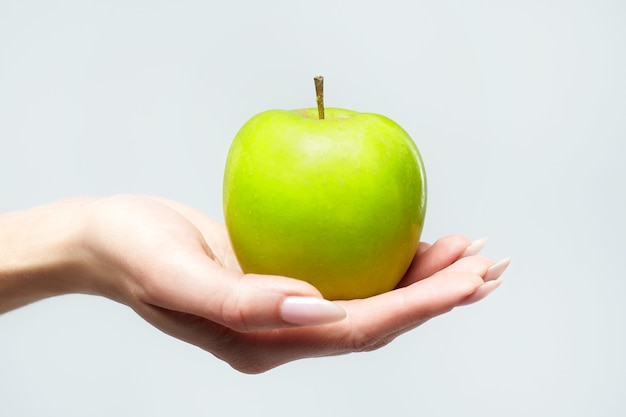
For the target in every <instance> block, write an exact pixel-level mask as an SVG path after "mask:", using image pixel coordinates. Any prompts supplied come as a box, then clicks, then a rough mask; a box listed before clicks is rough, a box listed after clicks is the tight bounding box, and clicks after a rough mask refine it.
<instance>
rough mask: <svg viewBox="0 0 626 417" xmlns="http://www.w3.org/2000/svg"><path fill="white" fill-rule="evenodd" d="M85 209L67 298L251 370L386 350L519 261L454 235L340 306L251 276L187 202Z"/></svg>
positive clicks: (90, 204) (134, 199)
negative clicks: (114, 304)
mask: <svg viewBox="0 0 626 417" xmlns="http://www.w3.org/2000/svg"><path fill="white" fill-rule="evenodd" d="M75 205H76V204H75ZM73 210H74V211H73V215H72V222H73V223H72V224H78V225H80V226H79V227H76V226H74V227H73V228H72V236H73V238H72V239H71V242H72V244H71V245H69V246H68V245H67V244H66V245H65V246H64V247H63V248H64V250H63V251H62V252H63V253H66V254H71V258H72V259H71V261H65V262H64V263H63V264H64V265H65V267H64V268H62V269H63V274H64V275H63V281H64V282H65V285H64V287H63V292H83V293H90V294H96V295H102V296H105V297H108V298H110V299H113V300H115V301H118V302H120V303H123V304H126V305H128V306H129V307H131V308H132V309H134V310H135V311H136V312H137V313H138V314H139V315H140V316H141V317H143V318H144V319H145V320H147V321H148V322H150V323H151V324H152V325H154V326H155V327H157V328H158V329H160V330H162V331H164V332H165V333H167V334H170V335H172V336H174V337H176V338H178V339H181V340H184V341H186V342H189V343H191V344H194V345H196V346H199V347H200V348H202V349H205V350H206V351H208V352H211V353H212V354H213V355H215V356H216V357H218V358H220V359H222V360H224V361H226V362H227V363H229V364H230V365H231V366H232V367H233V368H235V369H237V370H239V371H242V372H246V373H259V372H263V371H266V370H269V369H271V368H273V367H276V366H279V365H281V364H284V363H287V362H289V361H293V360H297V359H301V358H307V357H319V356H330V355H339V354H344V353H349V352H355V351H368V350H373V349H377V348H379V347H382V346H384V345H386V344H387V343H389V342H390V341H392V340H393V339H394V338H395V337H397V336H398V335H400V334H402V333H405V332H407V331H409V330H411V329H413V328H415V327H417V326H419V325H421V324H423V323H424V322H426V321H427V320H429V319H430V318H432V317H435V316H437V315H439V314H442V313H445V312H447V311H449V310H451V309H452V308H454V307H456V306H459V305H463V304H468V303H472V302H476V301H478V300H480V299H481V298H483V297H485V296H486V295H488V294H489V293H490V292H491V291H492V290H493V289H495V288H496V287H497V286H498V285H499V284H500V283H501V279H500V275H501V274H502V272H503V271H504V269H505V268H506V266H507V265H508V260H504V261H502V262H499V263H497V264H494V262H493V261H491V260H490V259H489V258H486V257H482V256H478V255H477V253H478V251H479V250H480V249H481V248H482V246H483V245H484V243H485V242H484V241H482V240H481V241H477V242H475V243H474V244H472V243H471V242H470V241H469V240H467V239H466V238H464V237H462V236H450V237H446V238H443V239H440V240H438V241H437V242H435V243H434V244H433V245H429V244H426V243H421V244H420V246H419V248H418V250H417V254H416V257H415V259H414V262H413V264H412V265H411V267H410V268H409V271H408V272H407V274H406V276H405V277H404V278H403V280H402V281H401V283H400V284H399V285H398V288H397V289H396V290H394V291H391V292H388V293H385V294H381V295H378V296H375V297H370V298H367V299H362V300H349V301H336V302H330V301H326V300H323V298H322V296H321V294H320V293H319V292H318V291H317V290H316V289H315V288H314V287H312V286H311V285H309V284H308V283H305V282H303V281H299V280H295V279H292V278H287V277H279V276H268V275H254V274H247V275H244V274H243V273H242V272H241V270H240V268H239V266H238V264H237V261H236V259H235V256H234V254H233V252H232V249H231V246H230V243H229V239H228V236H227V232H226V230H225V227H224V226H223V225H222V224H221V223H219V222H217V221H215V220H212V219H210V218H208V217H206V216H205V215H203V214H202V213H200V212H198V211H196V210H194V209H192V208H190V207H187V206H185V205H182V204H179V203H176V202H173V201H169V200H164V199H160V198H155V197H142V196H128V195H125V196H114V197H110V198H105V199H94V200H89V201H87V202H84V203H82V204H79V208H74V209H73ZM57 269H59V268H57ZM0 289H1V288H0ZM59 292H60V291H57V293H59ZM0 294H1V291H0ZM48 295H50V294H48ZM0 296H1V295H0Z"/></svg>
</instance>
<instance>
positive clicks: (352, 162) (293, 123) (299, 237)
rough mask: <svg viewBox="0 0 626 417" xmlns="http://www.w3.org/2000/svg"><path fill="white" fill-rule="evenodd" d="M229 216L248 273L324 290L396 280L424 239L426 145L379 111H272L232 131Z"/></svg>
mask: <svg viewBox="0 0 626 417" xmlns="http://www.w3.org/2000/svg"><path fill="white" fill-rule="evenodd" d="M223 192H224V194H223V197H224V200H223V202H224V218H225V222H226V226H227V229H228V233H229V236H230V239H231V242H232V246H233V249H234V252H235V255H236V257H237V260H238V261H239V263H240V265H241V268H242V269H243V271H244V272H247V273H248V272H249V273H259V274H273V275H283V276H289V277H293V278H298V279H302V280H305V281H308V282H310V283H311V284H313V285H314V286H315V287H316V288H317V289H318V290H319V291H320V292H321V293H322V294H323V295H324V297H325V298H327V299H334V300H336V299H354V298H364V297H369V296H372V295H375V294H379V293H383V292H386V291H389V290H391V289H393V288H394V287H395V286H396V285H397V284H398V282H399V281H400V279H401V278H402V276H403V275H404V273H405V272H406V270H407V269H408V267H409V265H410V263H411V261H412V259H413V257H414V255H415V251H416V248H417V245H418V243H419V239H420V235H421V232H422V227H423V225H424V215H425V210H426V182H425V171H424V165H423V162H422V158H421V156H420V153H419V151H418V149H417V147H416V145H415V144H414V142H413V141H412V140H411V138H410V137H409V135H408V134H407V133H406V132H405V131H404V130H403V129H402V128H401V127H400V126H399V125H398V124H396V123H395V122H393V121H392V120H390V119H388V118H386V117H384V116H381V115H377V114H371V113H358V112H355V111H350V110H344V109H338V108H327V109H325V118H323V119H320V118H319V117H318V109H313V108H311V109H300V110H293V111H285V110H270V111H266V112H263V113H260V114H258V115H256V116H254V117H253V118H252V119H250V120H249V121H248V122H247V123H245V125H244V126H243V127H242V128H241V130H240V131H239V132H238V134H237V135H236V137H235V139H234V141H233V143H232V145H231V148H230V151H229V154H228V158H227V162H226V169H225V176H224V188H223Z"/></svg>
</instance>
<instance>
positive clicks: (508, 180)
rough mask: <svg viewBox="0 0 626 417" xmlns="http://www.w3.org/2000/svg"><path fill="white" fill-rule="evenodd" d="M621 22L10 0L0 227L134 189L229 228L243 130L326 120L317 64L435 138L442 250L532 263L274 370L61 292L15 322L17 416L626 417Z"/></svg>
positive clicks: (4, 391) (13, 398)
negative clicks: (39, 209)
mask: <svg viewBox="0 0 626 417" xmlns="http://www.w3.org/2000/svg"><path fill="white" fill-rule="evenodd" d="M625 19H626V5H625V3H624V2H621V1H617V0H616V1H605V0H599V1H549V0H548V1H533V0H529V1H495V0H494V1H486V0H485V1H477V0H471V1H460V0H459V1H450V0H447V1H443V0H440V1H413V2H409V1H395V0H386V1H377V2H373V1H367V0H359V1H356V0H353V1H344V2H340V1H325V0H318V1H316V2H311V1H307V2H298V1H293V0H292V1H277V0H270V1H263V2H260V1H259V2H254V1H252V0H248V1H230V2H226V1H224V2H209V1H170V2H167V1H138V0H129V1H108V2H93V1H78V0H77V1H54V2H48V1H28V0H22V1H17V0H15V1H7V0H0V144H1V147H0V211H2V212H6V211H13V210H19V209H23V208H27V207H30V206H33V205H38V204H44V203H47V202H50V201H54V200H58V199H62V198H66V197H71V196H78V195H99V196H106V195H110V194H115V193H120V192H130V193H144V194H155V195H161V196H165V197H170V198H173V199H176V200H179V201H182V202H184V203H187V204H190V205H192V206H195V207H197V208H198V209H200V210H202V211H203V212H205V213H207V214H208V215H210V216H212V217H215V218H218V219H221V217H222V209H221V181H222V170H223V166H224V161H225V158H226V153H227V150H228V146H229V144H230V142H231V140H232V138H233V136H234V135H235V133H236V132H237V130H238V129H239V127H240V126H241V125H242V124H243V123H244V122H245V121H246V120H247V119H248V118H249V117H251V116H252V115H254V114H255V113H258V112H260V111H263V110H267V109H270V108H285V109H291V108H299V107H312V106H313V105H314V91H313V81H312V77H313V75H315V74H317V73H321V74H323V75H325V77H326V90H327V93H326V100H327V105H328V106H333V107H345V108H350V109H354V110H362V111H370V112H376V113H381V114H384V115H387V116H389V117H391V118H392V119H394V120H396V121H397V122H398V123H400V124H401V125H402V126H403V127H404V128H405V129H406V130H407V131H408V132H409V133H410V134H411V135H412V137H413V138H414V140H415V142H416V143H417V145H418V147H419V148H420V150H421V152H422V155H423V157H424V160H425V163H426V166H427V171H428V175H429V177H428V179H429V211H428V215H427V220H426V227H425V230H424V234H423V239H424V240H428V241H432V240H434V239H436V238H438V237H440V236H443V235H446V234H451V233H462V234H466V235H468V236H469V237H470V238H472V239H476V238H480V237H482V236H489V238H490V242H489V244H488V247H487V248H486V249H485V254H487V255H489V256H491V257H493V258H494V259H495V260H499V259H501V258H503V257H505V256H512V258H513V262H512V264H511V266H510V268H509V270H508V271H507V273H506V275H505V278H506V281H505V283H504V284H503V285H502V287H501V288H500V289H498V290H497V291H496V292H495V293H493V294H492V295H491V296H490V297H489V298H487V299H486V300H484V301H482V302H481V303H479V304H476V305H473V306H469V307H463V308H459V309H456V310H454V311H453V312H451V313H449V314H447V315H445V316H442V317H439V318H437V319H434V320H432V321H430V322H428V323H427V324H425V325H424V326H422V327H420V328H418V329H416V330H414V331H413V332H411V333H409V334H406V335H404V336H402V337H400V338H399V339H397V340H396V341H395V342H394V343H392V344H391V345H389V346H387V347H386V348H383V349H381V350H380V351H377V352H373V353H364V354H353V355H348V356H342V357H336V358H328V359H314V360H303V361H299V362H295V363H292V364H288V365H285V366H282V367H280V368H278V369H276V370H273V371H270V372H268V373H265V374H262V375H256V376H250V375H243V374H240V373H238V372H236V371H234V370H232V369H231V368H230V367H229V366H228V365H226V364H225V363H222V362H220V361H219V360H217V359H215V358H214V357H213V356H211V355H210V354H208V353H206V352H203V351H201V350H200V349H198V348H195V347H193V346H190V345H187V344H185V343H183V342H180V341H178V340H175V339H172V338H170V337H169V336H166V335H164V334H162V333H160V332H159V331H157V330H155V329H154V328H152V327H151V326H150V325H149V324H147V323H145V322H144V321H142V320H141V319H140V318H138V316H136V315H135V314H134V313H133V312H132V311H131V310H130V309H128V308H126V307H124V306H121V305H118V304H115V303H113V302H111V301H108V300H105V299H100V298H96V297H88V296H65V297H59V298H56V299H50V300H46V301H42V302H39V303H36V304H34V305H31V306H28V307H25V308H22V309H20V310H17V311H14V312H11V313H7V314H5V315H2V316H0V415H2V416H7V417H9V416H44V415H45V416H65V417H67V416H87V415H88V416H147V415H150V416H166V415H167V416H169V415H175V416H207V415H212V416H226V415H241V416H243V415H274V416H292V415H298V416H317V415H346V416H357V415H368V416H370V415H371V416H374V415H384V416H387V415H394V416H409V415H410V416H417V415H421V416H456V415H464V416H529V415H532V416H544V415H545V416H555V415H562V416H590V415H601V416H617V415H623V414H624V412H626V397H625V396H624V387H625V386H626V360H625V359H624V352H625V351H626V341H625V339H624V336H625V333H626V325H625V323H624V318H625V317H626V303H625V302H624V293H625V292H626V285H625V284H624V280H625V278H626V277H625V276H624V275H625V274H624V261H623V260H624V249H625V246H626V245H625V244H624V236H625V234H626V221H625V220H624V215H625V213H626V203H625V200H626V199H625V197H624V193H625V191H624V189H625V184H624V183H625V179H626V168H625V167H624V162H623V154H624V152H625V148H624V141H625V139H626V120H625V119H626V76H625V74H626V46H625V45H626V29H625V27H626V25H625V24H624V22H625ZM0 232H1V231H0Z"/></svg>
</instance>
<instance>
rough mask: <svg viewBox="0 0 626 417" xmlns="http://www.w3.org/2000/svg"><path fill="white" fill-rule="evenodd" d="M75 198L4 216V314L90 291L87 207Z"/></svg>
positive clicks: (0, 288)
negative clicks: (84, 251)
mask: <svg viewBox="0 0 626 417" xmlns="http://www.w3.org/2000/svg"><path fill="white" fill-rule="evenodd" d="M89 202H90V200H89V199H74V200H67V201H62V202H59V203H54V204H50V205H46V206H42V207H37V208H33V209H29V210H24V211H20V212H14V213H7V214H2V215H0V314H1V313H4V312H6V311H9V310H12V309H15V308H18V307H21V306H24V305H26V304H29V303H32V302H34V301H37V300H41V299H43V298H47V297H52V296H55V295H61V294H67V293H72V292H86V291H87V288H86V286H85V285H86V284H85V283H84V282H81V273H80V269H81V266H80V264H81V263H80V260H81V253H80V252H81V242H80V240H81V232H80V228H81V221H80V213H81V212H82V208H83V207H84V206H85V205H86V204H89Z"/></svg>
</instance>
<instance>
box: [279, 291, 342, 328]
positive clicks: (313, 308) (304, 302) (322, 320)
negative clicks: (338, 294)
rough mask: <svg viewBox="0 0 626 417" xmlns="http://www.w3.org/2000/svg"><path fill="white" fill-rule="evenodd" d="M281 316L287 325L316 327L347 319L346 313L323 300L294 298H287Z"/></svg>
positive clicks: (281, 308) (281, 309)
mask: <svg viewBox="0 0 626 417" xmlns="http://www.w3.org/2000/svg"><path fill="white" fill-rule="evenodd" d="M280 315H281V317H282V319H283V320H285V321H286V322H287V323H291V324H296V325H299V326H314V325H317V324H327V323H332V322H335V321H339V320H341V319H343V318H344V317H346V311H345V310H344V309H343V308H341V307H340V306H339V305H337V304H335V303H333V302H330V301H328V300H324V299H323V298H315V297H295V296H294V297H287V298H285V301H283V304H282V305H281V307H280Z"/></svg>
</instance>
